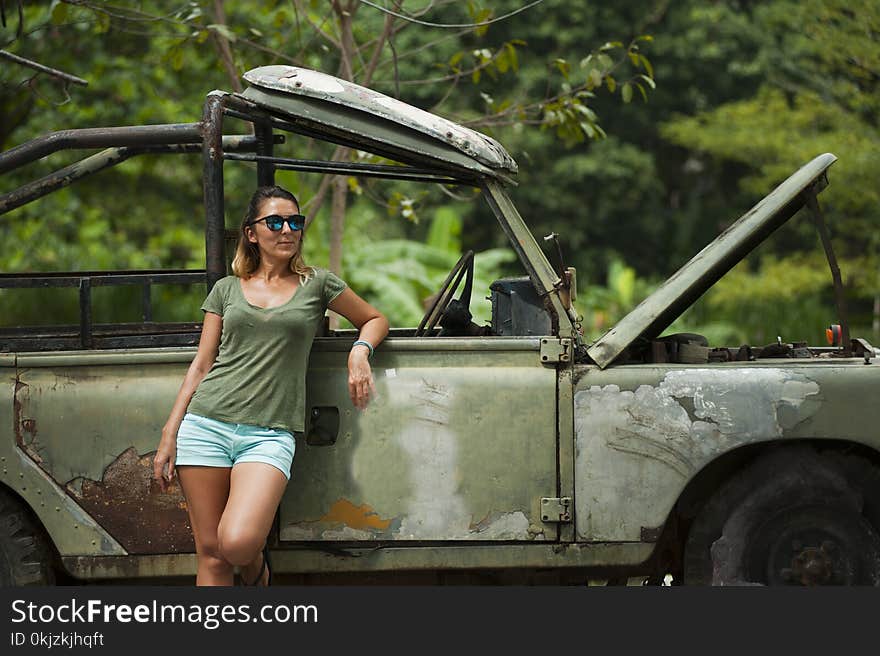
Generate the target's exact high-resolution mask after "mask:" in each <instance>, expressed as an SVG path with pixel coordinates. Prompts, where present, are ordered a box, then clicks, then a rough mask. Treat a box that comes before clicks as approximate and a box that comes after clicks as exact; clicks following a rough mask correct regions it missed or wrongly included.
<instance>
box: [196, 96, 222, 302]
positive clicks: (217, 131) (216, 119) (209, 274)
mask: <svg viewBox="0 0 880 656" xmlns="http://www.w3.org/2000/svg"><path fill="white" fill-rule="evenodd" d="M226 95H227V94H225V93H223V92H222V91H212V92H211V93H209V94H208V97H207V98H206V99H205V106H204V109H203V110H202V123H201V126H202V166H203V174H202V184H203V185H204V194H205V271H206V274H205V277H206V281H207V284H208V291H210V290H211V289H212V288H213V287H214V284H215V283H216V282H217V281H218V280H220V279H221V278H223V277H224V276H225V275H226V244H225V230H226V222H225V220H224V213H223V99H224V98H225V97H226Z"/></svg>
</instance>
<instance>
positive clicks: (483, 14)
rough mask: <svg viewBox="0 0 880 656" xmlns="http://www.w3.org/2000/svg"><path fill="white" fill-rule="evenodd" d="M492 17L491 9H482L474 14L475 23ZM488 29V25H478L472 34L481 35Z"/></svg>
mask: <svg viewBox="0 0 880 656" xmlns="http://www.w3.org/2000/svg"><path fill="white" fill-rule="evenodd" d="M491 17H492V10H491V9H483V10H482V11H481V12H480V13H478V14H477V15H476V16H474V22H475V23H484V22H486V21H487V20H489V19H490V18H491ZM488 30H489V26H488V25H480V26H479V27H477V28H475V29H474V34H476V35H477V36H483V35H484V34H485V33H486V32H487V31H488Z"/></svg>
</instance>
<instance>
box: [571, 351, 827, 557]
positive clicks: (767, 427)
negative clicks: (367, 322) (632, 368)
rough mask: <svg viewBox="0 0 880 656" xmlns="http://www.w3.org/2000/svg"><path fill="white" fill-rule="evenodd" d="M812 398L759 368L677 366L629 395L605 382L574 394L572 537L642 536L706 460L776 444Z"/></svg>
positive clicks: (806, 386) (814, 394)
mask: <svg viewBox="0 0 880 656" xmlns="http://www.w3.org/2000/svg"><path fill="white" fill-rule="evenodd" d="M819 394H820V389H819V385H818V384H817V383H816V382H814V381H812V380H810V379H808V378H807V377H806V376H804V375H802V374H797V373H793V372H790V371H787V370H784V369H777V368H765V367H754V368H716V369H680V370H675V371H669V372H667V373H666V375H665V376H664V378H663V379H662V380H661V381H660V383H659V384H658V385H656V386H651V385H640V386H639V387H637V388H636V389H635V391H628V390H621V389H620V387H619V386H618V385H614V384H611V385H604V386H598V385H594V386H592V387H590V388H589V389H582V390H580V391H578V392H576V393H575V396H574V407H575V439H576V456H575V458H576V461H575V480H576V488H577V494H576V498H577V502H576V506H577V507H576V510H577V530H578V533H579V534H580V535H581V536H584V537H586V536H589V537H590V539H609V540H612V539H625V540H628V539H635V540H638V539H640V536H639V527H641V526H657V525H659V524H660V523H662V522H663V521H664V519H665V517H666V514H667V513H668V511H669V508H670V507H671V504H672V503H674V499H675V497H676V495H677V494H678V491H680V490H681V488H682V487H683V486H684V485H685V484H686V482H687V481H688V480H690V478H691V477H692V476H693V475H694V474H695V473H696V472H697V471H699V470H700V469H701V468H702V467H704V466H705V465H706V464H707V463H708V462H710V461H711V460H712V459H713V458H714V457H716V456H717V455H720V454H722V453H724V452H726V451H728V450H730V449H733V448H735V447H738V446H741V445H743V444H748V443H750V442H756V441H762V440H772V439H777V438H780V437H782V436H783V435H784V432H785V431H786V430H787V429H790V428H792V427H794V426H796V425H797V424H799V423H800V422H802V421H804V420H805V419H807V418H809V417H810V416H812V415H813V414H814V413H815V412H816V411H817V410H818V408H819V399H820V396H819ZM652 491H653V492H652ZM624 508H626V509H627V512H623V511H624ZM594 509H595V510H594ZM614 509H617V511H615V510H614ZM636 509H637V510H636ZM615 516H616V517H617V519H615ZM622 517H625V518H626V519H625V520H624V519H621V518H622ZM624 521H625V522H626V525H625V526H624V524H623V522H624Z"/></svg>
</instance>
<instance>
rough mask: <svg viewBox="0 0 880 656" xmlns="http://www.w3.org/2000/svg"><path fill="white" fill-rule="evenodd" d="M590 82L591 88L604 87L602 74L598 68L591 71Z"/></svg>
mask: <svg viewBox="0 0 880 656" xmlns="http://www.w3.org/2000/svg"><path fill="white" fill-rule="evenodd" d="M589 82H590V87H591V88H595V87H601V86H602V73H601V72H600V71H599V69H598V68H594V69H592V70H591V71H590V75H589Z"/></svg>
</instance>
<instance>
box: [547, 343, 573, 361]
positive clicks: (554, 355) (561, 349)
mask: <svg viewBox="0 0 880 656" xmlns="http://www.w3.org/2000/svg"><path fill="white" fill-rule="evenodd" d="M569 360H571V338H569V337H561V338H559V339H553V338H551V337H545V338H543V339H542V340H541V362H568V361H569Z"/></svg>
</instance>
